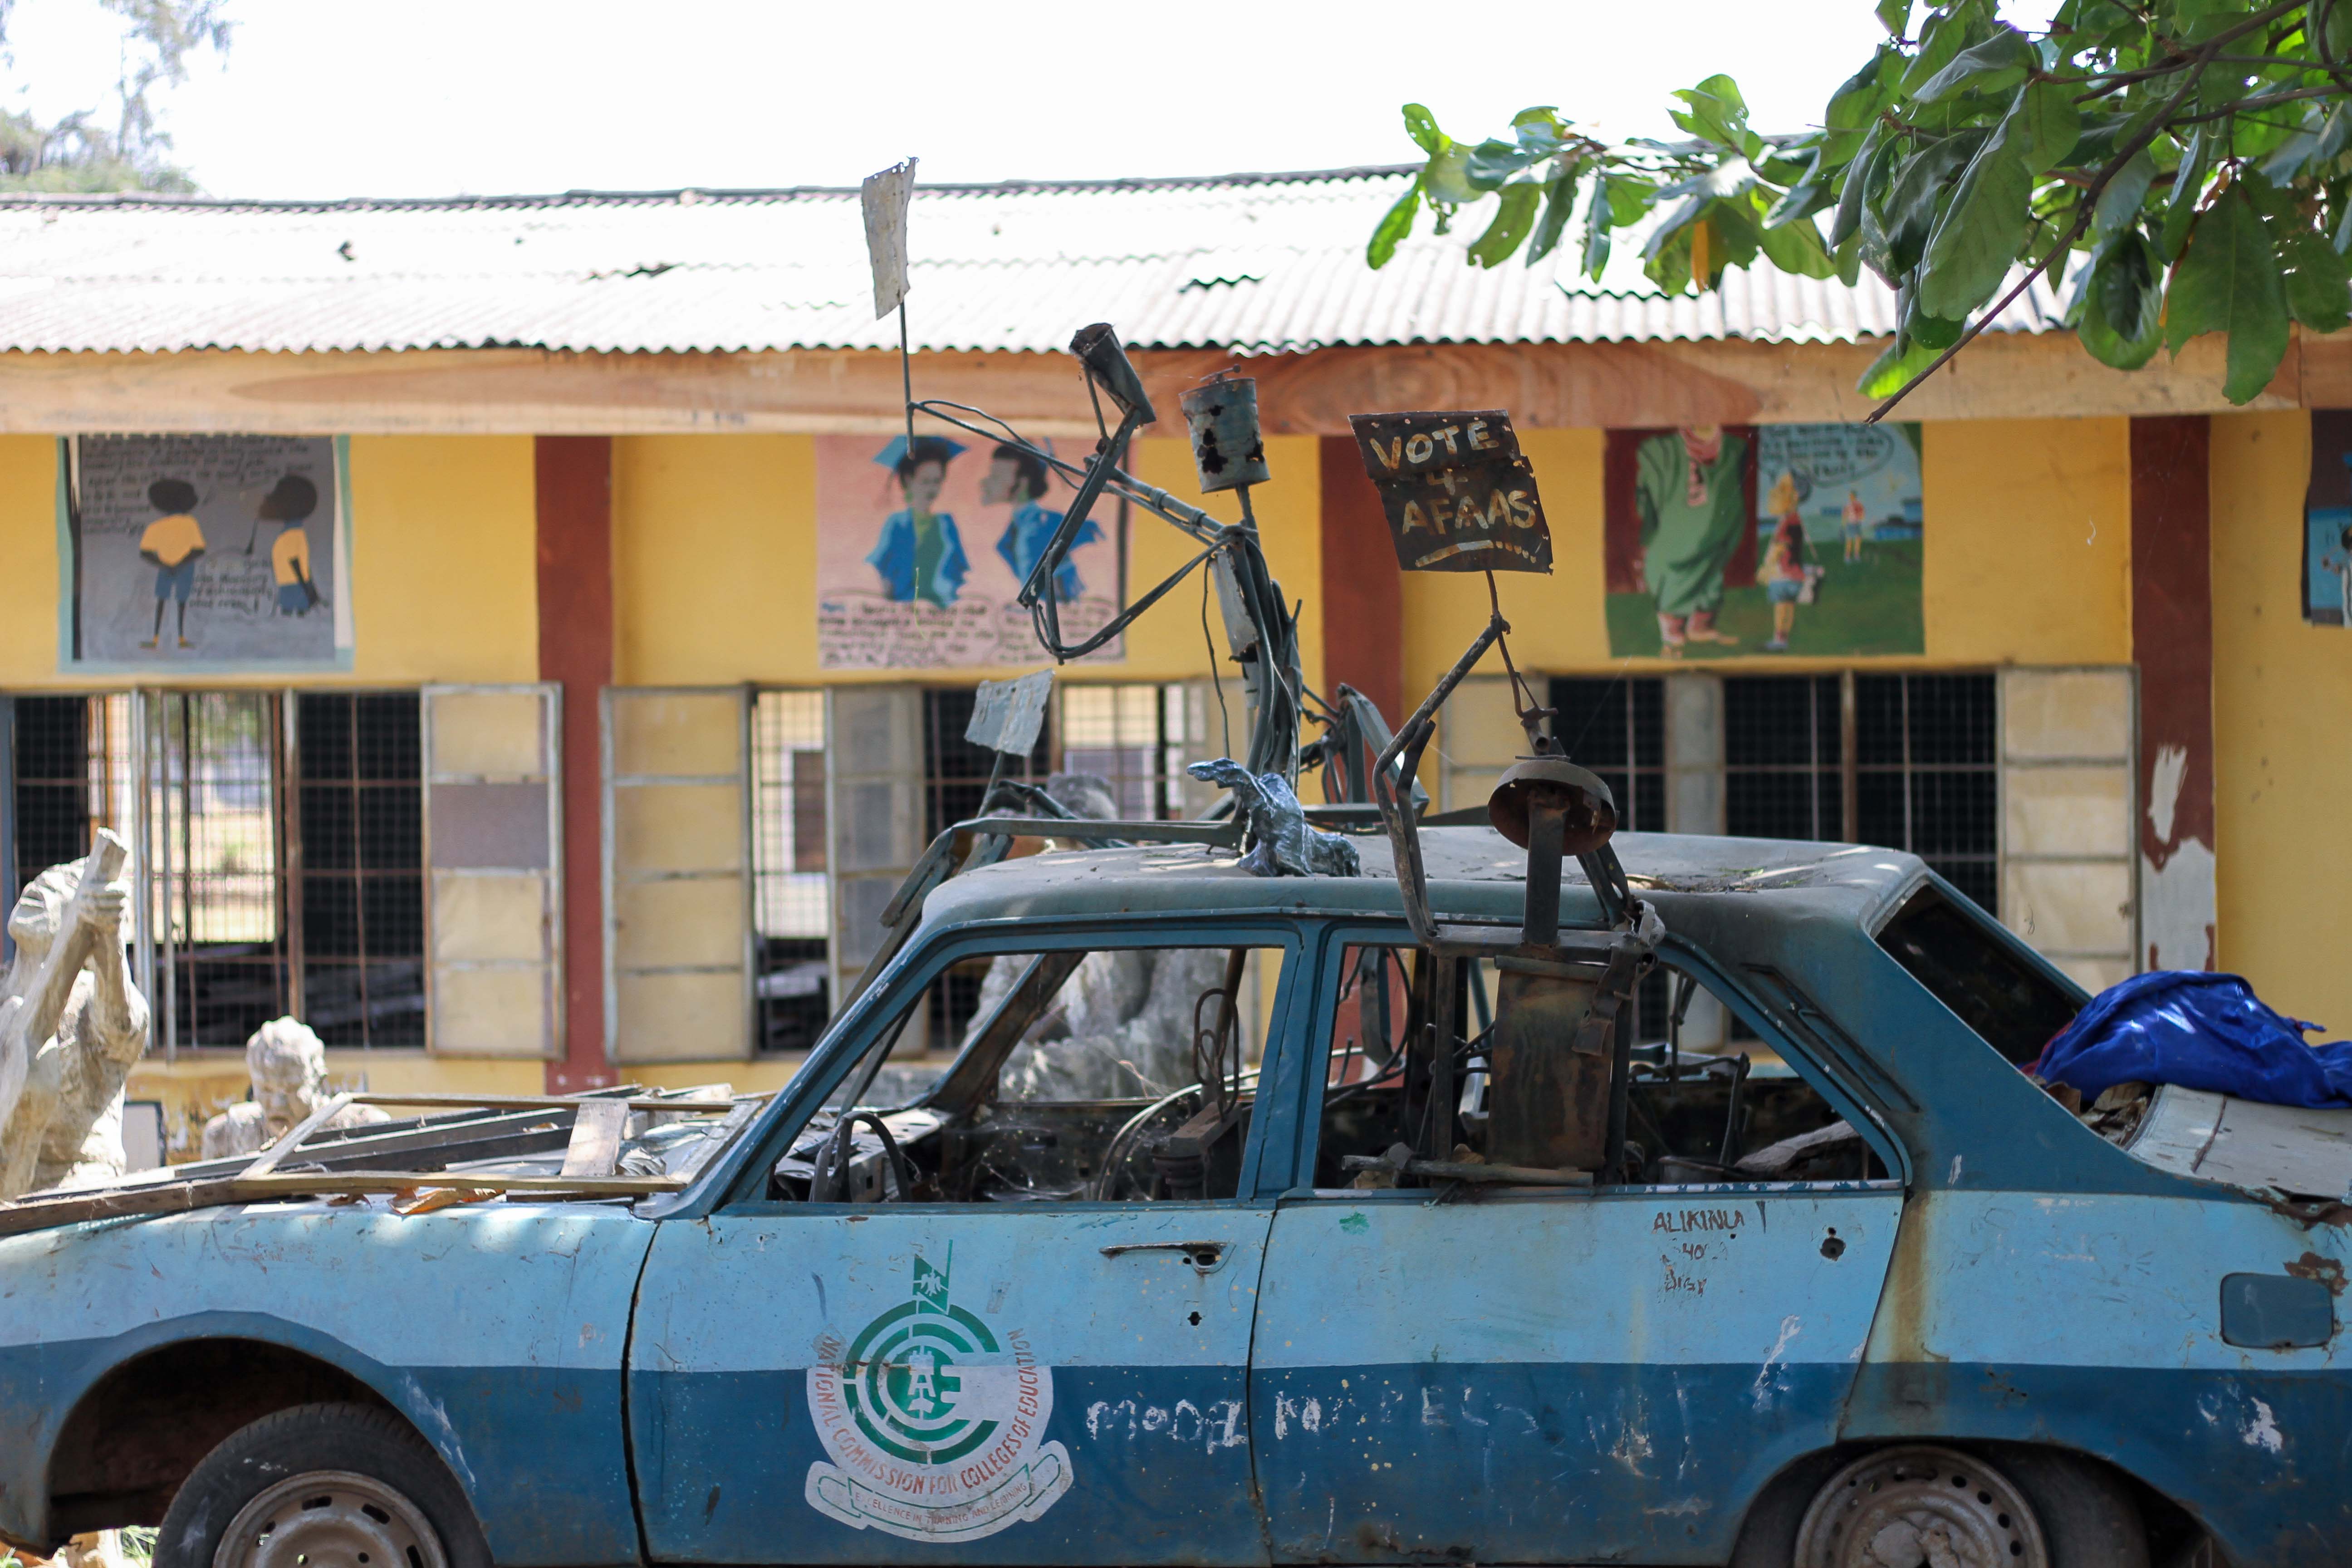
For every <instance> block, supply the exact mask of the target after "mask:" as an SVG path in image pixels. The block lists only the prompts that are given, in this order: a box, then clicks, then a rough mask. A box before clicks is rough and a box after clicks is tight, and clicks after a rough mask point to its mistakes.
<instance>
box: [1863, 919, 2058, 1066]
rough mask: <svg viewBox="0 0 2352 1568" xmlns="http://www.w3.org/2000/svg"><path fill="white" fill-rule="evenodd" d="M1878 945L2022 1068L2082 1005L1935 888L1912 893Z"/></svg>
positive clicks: (1993, 1046) (1989, 1043)
mask: <svg viewBox="0 0 2352 1568" xmlns="http://www.w3.org/2000/svg"><path fill="white" fill-rule="evenodd" d="M1878 945H1879V946H1881V947H1883V948H1885V950H1886V951H1887V952H1889V953H1890V954H1892V955H1893V956H1894V959H1895V963H1899V964H1901V965H1902V966H1903V967H1904V968H1905V969H1906V970H1907V971H1909V973H1910V974H1911V977H1912V978H1913V979H1914V980H1916V981H1917V982H1918V983H1919V984H1922V985H1924V986H1926V987H1927V990H1928V992H1929V993H1930V994H1933V995H1934V996H1935V998H1936V1000H1937V1001H1938V1002H1941V1003H1942V1004H1943V1005H1945V1006H1947V1007H1948V1008H1950V1009H1951V1010H1952V1011H1953V1012H1954V1013H1956V1014H1958V1016H1959V1019H1960V1022H1962V1023H1964V1024H1966V1025H1967V1026H1969V1028H1970V1029H1972V1030H1974V1031H1975V1032H1976V1034H1977V1036H1978V1037H1979V1038H1980V1039H1982V1040H1983V1041H1984V1042H1985V1043H1986V1044H1987V1045H1989V1046H1990V1047H1992V1048H1993V1049H1994V1050H1997V1051H1999V1052H2000V1054H2001V1055H2002V1056H2003V1057H2005V1058H2008V1059H2009V1060H2010V1061H2011V1062H2014V1063H2016V1064H2017V1065H2019V1066H2021V1067H2022V1066H2024V1065H2025V1064H2026V1063H2028V1062H2031V1061H2032V1060H2034V1059H2035V1058H2038V1057H2039V1056H2041V1055H2042V1047H2044V1046H2046V1045H2048V1044H2049V1043H2050V1041H2051V1040H2052V1038H2053V1037H2055V1036H2056V1035H2057V1033H2058V1032H2059V1031H2060V1030H2061V1029H2063V1028H2064V1027H2065V1026H2067V1025H2069V1024H2071V1023H2073V1022H2074V1015H2075V1014H2076V1013H2077V1012H2079V1011H2080V1010H2081V1008H2082V1005H2083V1004H2082V1002H2081V1001H2080V1000H2078V999H2077V998H2076V997H2075V996H2074V995H2073V994H2070V993H2069V992H2068V991H2067V989H2066V987H2064V986H2063V985H2062V984H2059V983H2058V982H2057V981H2055V980H2053V979H2052V978H2051V977H2050V976H2049V975H2048V974H2047V973H2044V972H2043V970H2042V968H2040V967H2039V966H2038V965H2036V964H2035V963H2032V961H2031V960H2029V959H2028V958H2027V957H2026V956H2025V954H2024V953H2022V952H2019V951H2018V950H2017V948H2016V947H2015V946H2013V945H2012V944H2011V943H2010V942H2004V941H2002V940H2001V938H2000V936H1999V935H1996V934H1995V932H1994V931H1991V930H1989V929H1988V928H1987V926H1986V925H1985V924H1983V923H1980V922H1979V921H1975V920H1972V919H1970V918H1969V915H1968V913H1967V912H1966V911H1965V910H1962V909H1961V908H1960V907H1959V906H1958V905H1957V904H1955V903H1954V902H1952V900H1950V899H1949V898H1947V897H1946V896H1945V895H1944V894H1943V893H1941V892H1939V891H1938V890H1937V889H1936V888H1935V887H1934V886H1933V885H1930V886H1927V887H1925V888H1922V889H1919V890H1918V891H1917V892H1916V893H1914V894H1913V895H1912V896H1911V897H1910V898H1909V899H1908V900H1906V901H1905V903H1904V905H1903V907H1902V908H1901V909H1900V910H1896V911H1895V918H1894V919H1893V920H1890V921H1887V922H1886V924H1885V927H1884V928H1883V929H1882V930H1881V931H1879V933H1878Z"/></svg>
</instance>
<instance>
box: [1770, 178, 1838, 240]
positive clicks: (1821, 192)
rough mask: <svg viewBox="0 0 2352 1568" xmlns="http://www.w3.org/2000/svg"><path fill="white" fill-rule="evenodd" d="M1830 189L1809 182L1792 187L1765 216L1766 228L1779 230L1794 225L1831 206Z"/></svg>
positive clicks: (1825, 185)
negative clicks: (1781, 227)
mask: <svg viewBox="0 0 2352 1568" xmlns="http://www.w3.org/2000/svg"><path fill="white" fill-rule="evenodd" d="M1830 199H1831V198H1830V188H1829V186H1828V185H1827V184H1813V183H1811V182H1810V181H1809V182H1807V183H1806V184H1801V185H1791V186H1790V187H1789V190H1788V191H1787V193H1786V194H1784V195H1782V196H1781V197H1780V200H1779V201H1777V202H1774V203H1773V204H1772V208H1771V210H1770V211H1769V212H1768V213H1766V214H1765V215H1764V226H1765V227H1766V228H1778V227H1780V226H1781V225H1782V224H1784V223H1794V222H1796V221H1797V219H1799V218H1801V217H1811V216H1813V215H1814V214H1815V213H1817V212H1819V211H1821V210H1822V208H1823V207H1825V206H1828V205H1830Z"/></svg>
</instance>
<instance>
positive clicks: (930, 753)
mask: <svg viewBox="0 0 2352 1568" xmlns="http://www.w3.org/2000/svg"><path fill="white" fill-rule="evenodd" d="M976 695H977V694H976V693H975V692H974V691H973V690H972V689H971V688H970V687H968V686H958V687H933V688H930V689H927V690H925V691H924V693H923V822H924V826H923V834H924V837H925V838H926V839H930V838H936V837H939V835H940V831H941V830H942V829H945V828H948V827H950V826H954V825H955V824H956V823H959V822H961V821H963V820H965V819H966V818H967V817H971V816H978V815H979V813H980V803H981V801H982V798H983V797H984V796H985V795H987V794H988V777H989V774H990V773H991V772H992V770H993V769H994V768H995V766H996V753H995V752H992V751H990V750H989V749H988V748H987V747H985V746H975V745H973V744H972V743H971V742H970V741H967V740H965V739H964V738H963V732H964V729H965V727H966V726H967V725H969V724H970V723H971V706H972V702H973V700H974V699H975V697H976ZM1048 712H1049V713H1050V712H1051V710H1048ZM1053 754H1054V753H1053V725H1052V724H1051V723H1046V724H1043V725H1040V726H1039V727H1038V731H1037V744H1036V747H1035V748H1034V750H1033V751H1032V752H1030V753H1029V755H1028V756H1026V757H1011V758H1007V759H1006V760H1005V765H1004V776H1005V777H1007V778H1015V779H1034V780H1035V781H1037V782H1039V783H1043V782H1044V781H1045V774H1046V773H1047V771H1048V770H1049V769H1050V767H1051V765H1052V764H1051V763H1050V761H1049V760H1048V759H1050V758H1051V757H1052V756H1053Z"/></svg>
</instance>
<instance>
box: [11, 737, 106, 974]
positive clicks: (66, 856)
mask: <svg viewBox="0 0 2352 1568" xmlns="http://www.w3.org/2000/svg"><path fill="white" fill-rule="evenodd" d="M6 701H7V702H8V705H9V710H10V711H9V715H8V718H9V722H8V723H7V724H6V725H5V726H0V734H5V736H6V737H7V742H8V754H7V755H6V756H5V758H0V763H5V764H6V765H7V768H8V785H7V787H8V792H9V795H8V801H7V805H8V808H9V809H8V811H7V813H6V814H5V815H6V817H7V823H6V826H7V833H6V836H5V842H0V849H5V854H6V859H5V861H0V894H5V903H0V915H5V911H6V910H11V909H14V908H15V907H16V895H17V894H18V893H19V892H21V891H23V889H24V886H25V884H26V883H27V882H29V881H31V880H32V879H34V878H36V877H37V876H39V875H40V874H41V873H42V872H43V871H45V870H47V869H48V868H50V867H51V866H57V865H62V864H64V863H65V862H67V861H68V860H77V859H79V858H81V857H82V856H84V855H86V854H88V853H89V847H90V842H91V836H92V835H93V834H95V833H96V832H97V830H98V829H100V828H101V827H110V828H112V829H113V830H114V831H115V832H117V833H119V834H121V836H122V837H123V839H124V841H125V842H127V843H129V844H131V846H132V847H133V850H134V852H135V850H136V847H137V844H138V838H139V835H138V833H137V831H136V826H135V825H136V823H137V820H138V817H137V809H138V806H137V800H136V796H137V793H138V766H137V763H136V761H135V759H134V757H133V754H132V737H131V697H130V695H129V694H128V693H127V692H105V693H101V694H99V695H96V696H88V697H81V696H77V697H18V698H14V699H8V700H6ZM132 874H133V875H136V874H137V872H136V868H135V867H134V868H133V872H132ZM134 912H135V911H134ZM123 934H124V935H125V937H127V938H131V940H134V941H135V940H136V933H135V932H133V931H129V930H126V931H124V933H123ZM9 948H10V944H8V943H7V942H0V952H7V951H9Z"/></svg>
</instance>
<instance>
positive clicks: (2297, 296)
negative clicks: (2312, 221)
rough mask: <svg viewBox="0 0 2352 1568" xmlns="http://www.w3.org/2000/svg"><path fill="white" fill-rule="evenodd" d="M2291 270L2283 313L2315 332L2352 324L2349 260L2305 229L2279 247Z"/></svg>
mask: <svg viewBox="0 0 2352 1568" xmlns="http://www.w3.org/2000/svg"><path fill="white" fill-rule="evenodd" d="M2279 248H2280V253H2281V255H2282V256H2284V258H2285V260H2286V263H2287V265H2288V266H2289V267H2291V268H2294V270H2293V271H2291V272H2289V273H2288V274H2287V275H2286V308H2287V313H2288V314H2290V315H2292V316H2293V317H2294V319H2295V320H2296V321H2300V322H2302V323H2303V324H2304V325H2305V326H2306V327H2309V328H2310V329H2311V330H2312V331H2315V332H2333V331H2341V330H2343V328H2344V327H2345V326H2346V325H2347V324H2352V261H2347V259H2346V258H2344V257H2342V256H2340V255H2338V254H2337V253H2336V247H2334V246H2332V245H2330V244H2328V243H2327V241H2326V239H2325V238H2324V237H2321V236H2319V235H2316V234H2314V233H2312V232H2311V231H2310V230H2308V229H2305V230H2303V231H2301V232H2300V233H2297V234H2294V235H2291V236H2289V237H2288V238H2287V242H2286V243H2285V244H2284V246H2282V247H2279Z"/></svg>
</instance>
